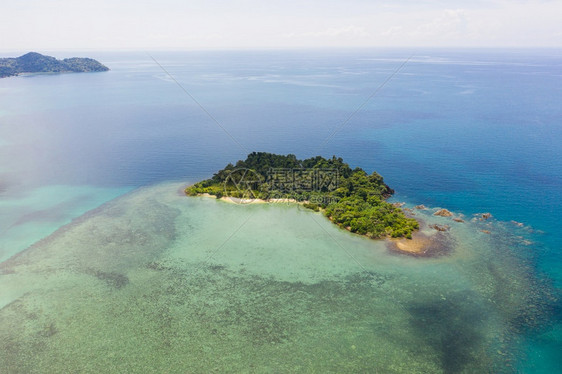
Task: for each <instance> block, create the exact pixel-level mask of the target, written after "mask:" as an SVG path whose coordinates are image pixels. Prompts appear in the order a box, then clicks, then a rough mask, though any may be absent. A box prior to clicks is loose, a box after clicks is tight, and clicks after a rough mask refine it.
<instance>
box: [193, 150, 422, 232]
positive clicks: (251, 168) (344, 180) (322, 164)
mask: <svg viewBox="0 0 562 374" xmlns="http://www.w3.org/2000/svg"><path fill="white" fill-rule="evenodd" d="M185 193H186V194H187V195H188V196H196V195H201V194H210V195H214V196H216V197H217V198H221V197H233V198H241V199H245V200H252V199H262V200H266V201H271V200H272V199H291V200H294V201H298V202H302V203H303V206H304V207H306V208H308V209H312V210H314V211H322V212H323V213H324V215H326V217H328V218H329V219H330V220H331V221H332V222H334V223H335V224H337V225H338V226H340V227H342V228H345V229H347V230H349V231H351V232H354V233H357V234H361V235H366V236H368V237H370V238H373V239H378V238H384V237H393V238H398V237H406V238H411V237H412V233H413V232H414V231H415V230H417V229H418V228H419V224H418V222H417V221H416V220H415V219H413V218H409V217H406V215H405V214H404V211H403V210H402V209H400V208H399V207H397V206H394V205H393V204H390V203H388V202H387V201H386V199H387V198H389V197H390V196H391V195H392V194H393V193H394V190H392V189H391V188H390V187H388V186H387V185H386V184H385V183H384V181H383V178H382V177H381V176H380V175H379V174H377V173H376V172H373V173H372V174H368V173H367V172H365V171H364V170H363V169H361V168H355V169H351V167H350V166H349V165H348V164H346V163H345V162H343V160H342V159H341V158H336V157H335V156H333V157H332V158H331V159H326V158H323V157H321V156H316V157H312V158H309V159H306V160H298V159H297V158H296V156H295V155H292V154H289V155H287V156H284V155H276V154H272V153H265V152H253V153H251V154H249V155H248V157H247V158H246V160H244V161H242V160H239V161H238V162H237V163H236V164H235V165H233V164H228V165H227V166H226V167H225V168H224V169H222V170H220V171H218V172H217V173H216V174H214V175H213V177H212V178H211V179H207V180H204V181H201V182H198V183H196V184H194V185H192V186H189V187H187V188H186V189H185Z"/></svg>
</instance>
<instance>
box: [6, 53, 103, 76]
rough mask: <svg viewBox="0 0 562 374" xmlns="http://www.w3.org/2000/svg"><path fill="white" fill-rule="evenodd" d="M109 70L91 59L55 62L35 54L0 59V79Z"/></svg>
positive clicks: (74, 58)
mask: <svg viewBox="0 0 562 374" xmlns="http://www.w3.org/2000/svg"><path fill="white" fill-rule="evenodd" d="M107 70H109V68H108V67H107V66H105V65H103V64H101V63H100V62H98V61H96V60H94V59H92V58H79V57H72V58H65V59H64V60H57V59H56V58H54V57H51V56H45V55H42V54H40V53H37V52H29V53H26V54H25V55H23V56H20V57H16V58H0V78H5V77H10V76H13V75H19V74H22V73H66V72H88V71H107Z"/></svg>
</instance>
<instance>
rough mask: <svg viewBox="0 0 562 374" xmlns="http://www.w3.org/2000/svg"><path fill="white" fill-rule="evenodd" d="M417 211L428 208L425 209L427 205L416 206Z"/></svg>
mask: <svg viewBox="0 0 562 374" xmlns="http://www.w3.org/2000/svg"><path fill="white" fill-rule="evenodd" d="M416 209H420V210H424V209H427V208H426V207H425V205H423V204H421V205H416Z"/></svg>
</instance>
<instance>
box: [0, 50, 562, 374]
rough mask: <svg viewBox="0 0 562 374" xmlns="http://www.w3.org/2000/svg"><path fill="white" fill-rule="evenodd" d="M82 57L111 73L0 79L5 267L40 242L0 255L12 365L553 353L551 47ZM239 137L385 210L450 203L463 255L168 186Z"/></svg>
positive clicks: (500, 363) (559, 250) (232, 157)
mask: <svg viewBox="0 0 562 374" xmlns="http://www.w3.org/2000/svg"><path fill="white" fill-rule="evenodd" d="M81 55H88V56H89V57H93V58H96V59H98V60H99V61H101V62H102V63H104V64H105V65H107V66H108V67H110V68H111V71H109V72H105V73H87V74H60V75H48V74H47V75H29V76H21V77H12V78H7V79H2V80H0V261H6V260H8V259H9V258H10V257H12V256H14V255H16V254H17V253H19V252H22V251H23V250H25V249H26V248H28V247H29V246H31V245H33V244H34V243H36V244H35V245H33V247H32V248H31V249H30V250H28V251H26V252H25V255H23V256H19V260H14V259H12V260H10V261H7V262H5V263H4V264H3V266H4V268H0V270H2V269H3V273H2V275H0V287H1V288H0V306H5V307H4V309H2V310H0V324H2V325H3V326H2V327H3V328H2V330H4V332H3V333H2V334H4V335H2V338H3V341H4V342H6V343H2V344H5V345H6V346H5V347H4V346H3V347H2V348H3V349H4V350H3V352H4V353H0V362H4V363H5V364H6V363H9V365H12V366H8V367H9V368H11V370H12V371H13V372H17V368H18V367H20V368H21V366H19V365H20V364H21V362H19V361H18V359H17V357H20V358H21V357H26V358H27V363H26V364H25V365H27V366H25V368H24V369H21V370H23V372H40V371H41V370H40V369H39V368H41V367H43V368H45V367H48V368H52V371H53V372H57V370H62V369H61V368H64V367H65V366H64V365H69V366H67V367H70V368H72V369H74V370H77V371H86V372H96V371H98V372H99V370H100V368H106V369H107V368H109V369H111V368H113V370H114V371H119V370H121V371H122V370H126V371H135V370H137V371H143V369H142V367H136V366H134V364H133V363H131V362H133V361H134V360H137V361H138V360H139V358H138V357H141V356H142V355H146V354H148V353H150V355H151V356H150V358H151V361H150V362H152V364H149V363H146V365H149V366H145V369H146V368H147V370H148V371H151V370H153V371H155V372H158V371H161V370H163V368H166V367H170V368H171V371H172V372H175V371H177V372H181V371H182V368H183V369H185V368H191V370H193V371H198V370H201V371H203V370H205V369H208V368H216V370H218V371H221V368H222V369H224V368H227V367H233V368H235V369H236V370H240V371H244V370H246V371H253V370H255V371H256V372H266V371H268V370H275V368H281V370H282V371H287V372H294V371H308V370H317V371H338V372H361V371H363V372H364V371H365V370H367V371H369V370H382V371H384V372H462V371H468V372H475V371H480V372H483V371H482V370H492V369H493V370H494V371H501V370H504V371H505V372H517V371H518V370H519V371H520V372H529V373H539V372H540V373H552V372H555V371H556V370H557V369H556V368H558V367H559V366H560V364H561V363H560V357H559V352H560V349H561V348H562V325H561V324H560V316H561V314H560V309H559V307H560V304H559V301H557V295H558V293H559V289H560V287H561V286H562V245H561V244H560V243H561V240H562V231H561V230H560V227H559V222H562V209H561V207H562V204H561V203H562V105H560V103H561V102H562V52H561V51H559V50H348V51H267V52H266V51H255V52H251V51H246V52H192V53H187V52H154V53H153V54H152V57H154V59H156V60H157V61H158V63H159V64H161V65H162V66H163V67H164V68H165V69H166V70H167V72H168V73H169V74H168V73H166V72H165V71H164V70H163V69H162V68H161V67H160V66H158V64H156V63H155V62H154V61H153V60H152V58H151V57H150V56H149V55H147V54H145V53H141V52H138V53H133V52H130V53H106V52H99V53H95V52H87V53H81ZM56 56H57V57H59V58H63V57H72V56H70V54H69V55H68V56H67V55H61V54H60V53H57V54H56ZM410 56H411V58H410V59H409V60H408V61H407V63H406V64H405V65H404V66H403V68H402V69H401V70H400V71H397V69H398V68H399V66H400V65H401V64H403V63H404V62H405V61H406V60H407V59H408V58H409V57H410ZM395 73H396V74H395ZM393 74H395V75H393ZM389 77H392V79H390V80H388V78H389ZM387 80H388V81H387ZM176 81H177V82H179V84H181V86H182V87H183V89H182V88H180V87H179V86H178V84H177V82H176ZM385 81H387V82H386V84H383V82H385ZM381 85H383V86H381ZM184 89H185V91H184ZM186 91H187V92H186ZM190 95H191V96H192V97H190ZM373 95H374V96H373ZM193 98H195V99H196V100H197V102H195V101H194V100H193ZM206 112H208V113H209V114H210V115H211V116H212V118H211V117H210V116H209V115H208V113H206ZM251 151H266V152H274V153H282V154H287V153H294V154H296V155H297V156H298V157H299V158H307V157H310V156H315V155H318V154H320V155H323V156H325V157H329V156H331V155H334V154H335V155H338V156H341V157H343V158H344V160H345V161H346V162H348V163H349V164H350V165H351V166H352V167H355V166H360V167H362V168H363V169H365V170H367V171H369V172H371V171H375V170H376V171H377V172H379V173H380V174H381V175H383V176H384V178H385V181H386V182H387V183H388V184H389V185H390V186H391V187H392V188H394V189H395V190H396V191H397V193H396V196H395V197H394V199H395V200H396V201H406V202H407V203H408V204H411V205H415V204H425V205H426V206H429V207H432V208H434V207H445V208H447V209H449V210H451V211H454V212H456V213H457V214H463V215H464V216H465V220H466V221H467V225H465V226H462V227H459V228H458V229H455V230H456V231H455V230H453V234H454V235H456V239H457V240H458V242H459V244H458V248H457V250H456V251H455V253H454V254H453V255H452V256H451V257H450V258H448V259H438V260H427V261H426V260H420V259H411V258H404V257H403V256H396V255H390V254H388V253H387V252H386V250H385V249H384V248H382V244H380V243H372V242H364V241H363V240H359V239H357V238H355V237H353V236H352V235H349V234H347V233H342V232H340V231H339V230H338V229H336V228H335V227H332V226H331V225H329V224H327V223H326V222H324V221H323V220H324V219H323V218H322V217H321V216H317V215H312V214H311V213H306V212H301V211H300V210H298V209H296V208H295V207H292V208H291V207H278V208H276V207H263V206H260V207H254V206H252V207H244V209H245V210H240V209H241V208H240V207H232V206H225V204H221V203H219V202H215V201H212V200H210V201H206V200H205V201H203V200H200V199H195V200H193V201H192V199H187V198H183V197H180V196H179V195H178V194H177V191H178V190H179V189H180V188H181V187H182V185H185V184H187V183H189V182H195V181H197V180H200V179H202V178H207V177H209V176H211V175H212V174H213V172H215V171H216V170H218V169H220V168H222V167H223V166H225V165H226V164H227V163H228V162H233V161H236V160H238V159H243V158H245V156H246V154H247V153H249V152H251ZM141 187H142V188H141ZM139 188H140V189H139ZM114 199H115V200H114ZM107 202H109V203H108V204H106V205H103V206H101V205H102V204H104V203H107ZM100 206H101V207H100ZM98 207H99V208H98ZM95 208H97V210H94V211H91V210H92V209H95ZM236 209H238V210H236ZM88 211H91V212H90V213H88V214H87V215H86V216H83V217H81V216H82V215H83V214H84V213H86V212H88ZM483 212H490V213H492V215H493V217H494V219H493V220H492V222H486V223H485V224H486V225H489V226H486V227H484V226H478V225H484V223H480V222H475V223H470V222H468V221H470V219H471V218H472V216H473V215H475V214H478V213H483ZM246 214H250V216H251V214H255V216H253V217H254V218H253V220H254V223H253V224H252V226H251V227H247V226H245V225H243V226H244V228H245V230H246V231H244V229H241V230H240V232H238V231H235V229H236V228H237V227H238V226H239V225H240V224H242V223H245V222H246V221H245V220H246V218H247V216H246ZM419 214H422V215H423V214H424V213H419ZM308 215H312V216H313V217H314V218H313V219H312V220H309V219H308V218H307V217H308ZM78 217H81V218H78ZM217 217H220V218H217ZM256 217H259V219H258V218H256ZM73 219H74V221H73ZM427 219H429V220H431V219H433V218H432V217H431V215H430V214H427ZM248 220H249V221H247V222H252V220H250V218H248ZM71 221H73V222H72V223H71ZM317 221H318V222H317ZM512 221H516V223H514V222H512ZM311 222H312V223H311ZM517 223H522V225H521V224H517ZM65 225H66V226H65ZM319 225H320V226H322V228H321V229H320V231H318V230H319ZM63 226H64V227H63ZM61 227H63V229H61V230H59V228H61ZM252 228H253V229H254V231H252ZM119 229H122V230H125V231H126V232H127V237H126V238H124V236H123V235H124V234H123V232H125V231H119ZM481 229H489V230H490V231H491V232H492V234H491V235H486V234H483V233H482V232H481V231H480V230H481ZM57 230H58V231H57ZM325 230H328V231H325ZM233 231H235V232H234V234H236V235H234V234H233V235H234V236H233V238H234V239H232V240H230V239H228V238H229V236H228V233H229V232H233ZM326 232H330V233H332V234H330V235H334V237H337V238H338V239H337V242H341V243H344V244H345V246H346V248H351V249H350V251H351V252H352V253H353V255H354V256H355V258H356V259H359V260H360V262H361V263H362V264H363V266H365V268H366V269H367V270H368V272H367V274H368V277H367V278H361V276H360V274H363V275H364V273H363V272H362V271H361V270H362V269H361V268H359V269H357V268H356V265H357V264H356V263H355V262H354V261H352V260H351V259H350V257H347V256H346V255H343V256H342V254H341V253H340V252H339V251H340V250H341V248H340V246H338V245H334V241H332V240H328V239H329V237H328V238H326V235H325V233H326ZM53 233H54V234H53ZM217 233H219V234H217ZM222 233H224V236H225V237H224V238H223V239H224V240H226V241H227V242H228V243H230V245H232V248H231V249H232V250H231V251H226V252H227V253H228V254H226V253H225V254H223V253H222V252H219V253H217V254H216V256H214V252H213V251H211V252H209V250H210V249H212V248H216V247H218V248H222V247H221V243H222V241H221V240H222V239H221V238H222V236H221V235H222ZM51 234H53V235H51ZM256 237H257V239H256ZM213 240H216V242H214V241H213ZM37 242H38V243H37ZM124 243H125V244H124ZM252 243H253V244H252ZM260 248H261V249H263V248H265V250H264V251H265V252H260V251H258V250H257V249H260ZM280 248H283V251H285V252H283V253H291V255H290V257H291V258H295V259H297V258H298V259H299V260H298V261H297V262H298V265H297V264H295V263H293V262H291V261H287V258H286V257H283V256H281V257H276V256H279V252H278V251H280V250H281V249H280ZM205 251H207V252H205ZM116 253H117V254H116ZM264 253H265V254H264ZM373 253H376V254H377V256H375V257H373ZM211 254H213V258H212V261H211V258H210V257H209V256H210V255H211ZM104 256H106V257H104ZM112 256H118V257H116V258H113V257H112ZM90 257H91V258H90ZM319 257H322V258H323V259H322V261H318V258H319ZM86 259H87V260H86ZM14 261H15V262H14ZM18 261H20V262H18ZM197 261H200V262H201V261H202V262H201V263H205V261H207V262H211V263H213V261H216V263H214V265H212V266H210V267H204V266H200V267H197V266H196V265H194V264H196V263H198V262H197ZM190 266H195V268H191V267H190ZM188 273H189V274H194V275H193V278H192V279H191V280H190V279H188V275H186V274H188ZM38 274H39V275H38ZM458 274H461V275H460V276H458ZM488 277H489V278H488ZM45 279H48V280H51V282H52V284H51V283H49V281H45V282H46V283H45V285H44V286H41V287H43V288H42V289H41V290H39V289H38V288H37V287H38V286H37V284H38V283H41V282H43V280H45ZM209 279H212V280H213V282H212V286H208V287H206V286H205V284H206V282H207V281H208V280H209ZM70 280H72V281H70ZM180 281H181V282H180ZM69 282H70V283H69ZM178 282H180V283H181V284H180V283H178ZM527 282H528V283H527ZM444 284H450V288H447V287H448V286H447V285H444ZM501 284H504V285H505V287H504V288H503V289H502V287H501V286H500V285H501ZM522 284H523V286H522ZM72 285H74V286H75V287H71V286H72ZM147 285H150V287H153V288H150V290H151V293H148V291H146V289H147V287H148V286H147ZM258 285H259V286H258ZM515 285H517V286H515ZM141 286H142V287H141ZM496 286H497V287H496ZM104 287H105V288H104ZM135 287H136V288H135ZM190 287H191V288H190ZM229 287H232V289H230V288H229ZM260 287H261V288H260ZM385 287H386V288H385ZM106 288H108V289H106ZM143 289H144V290H145V291H143ZM162 289H171V290H169V292H168V293H160V291H161V290H162ZM187 289H189V292H187V291H186V290H187ZM57 290H58V291H57ZM61 290H66V291H64V292H62V291H61ZM180 290H181V291H180ZM260 290H261V291H260ZM436 290H437V291H436ZM59 291H60V292H61V293H60V294H59V293H57V292H59ZM143 292H145V293H143ZM230 293H231V294H232V295H237V297H236V298H234V299H233V298H232V297H230V296H229V297H227V296H225V295H227V294H230ZM86 294H87V295H88V297H85V296H84V295H86ZM46 295H50V296H49V297H47V296H46ZM147 295H148V296H147ZM291 295H292V296H291ZM67 297H68V298H70V297H72V298H71V299H65V298H67ZM179 299H182V300H184V301H186V300H188V299H189V300H191V302H192V303H193V304H189V305H191V307H190V306H189V305H187V304H182V303H180V302H179ZM57 300H60V301H59V302H57ZM95 300H97V301H95ZM139 300H141V301H142V300H144V301H142V302H141V301H139ZM147 300H149V301H150V303H149V302H148V301H147ZM201 300H209V301H208V303H209V305H207V304H206V303H207V301H205V302H204V303H203V302H202V301H201ZM212 300H215V304H213V301H212ZM143 302H146V303H145V304H142V303H143ZM291 302H292V303H293V304H292V305H293V307H292V309H291V308H288V307H287V305H288V304H290V303H291ZM141 304H142V305H141ZM65 305H66V306H65ZM128 307H130V308H131V310H134V311H135V314H134V316H129V317H130V318H123V317H122V314H123V313H125V312H126V311H127V310H128V309H127V308H128ZM135 308H136V309H135ZM190 308H191V309H190ZM287 308H288V309H287ZM354 308H356V309H357V315H356V317H357V318H356V319H354V317H352V315H353V310H354ZM39 311H41V312H39ZM228 311H230V312H228ZM297 312H298V313H297ZM131 313H133V312H131ZM206 313H207V314H206ZM276 313H277V314H276ZM292 313H294V315H293V314H292ZM185 315H191V316H192V317H190V318H191V319H185ZM375 315H378V316H379V317H377V318H374V317H373V316H375ZM22 316H23V317H22ZM77 316H79V318H78V317H77ZM180 316H184V317H180ZM296 316H298V318H297V317H296ZM389 316H395V317H394V318H393V317H389ZM484 316H485V317H484ZM132 320H135V321H136V322H135V324H132V322H131V321H132ZM108 321H109V322H111V321H113V322H114V323H113V324H112V323H109V322H108ZM293 321H297V322H293ZM129 324H130V325H129ZM5 326H10V328H6V329H4V327H5ZM116 326H117V327H116ZM142 326H145V327H144V329H145V330H146V331H145V330H143V327H142ZM334 326H340V330H338V329H337V328H335V327H334ZM469 326H476V327H474V328H472V327H471V328H469ZM306 329H310V331H305V330H306ZM20 331H27V332H28V334H27V333H25V334H20V333H19V332H20ZM103 331H106V332H107V334H108V335H105V338H104V335H103V334H102V333H101V332H103ZM110 331H111V332H110ZM158 331H161V332H162V333H161V334H163V331H166V332H167V334H168V335H169V337H166V338H162V336H160V335H159V336H158V337H155V335H153V334H156V333H157V332H158ZM186 331H188V332H189V334H187V333H186V335H184V334H183V333H184V332H186ZM221 331H224V334H223V333H221ZM448 331H455V334H453V336H451V335H449V332H448ZM26 334H27V335H26ZM84 334H86V335H84ZM79 336H82V337H83V336H89V337H90V338H91V339H89V340H87V341H86V340H85V341H84V344H91V346H88V349H89V350H91V351H92V352H98V353H99V355H98V354H96V353H92V356H91V357H89V358H88V356H87V355H86V354H85V353H84V352H83V351H80V350H79V349H78V348H76V345H77V344H76V343H77V342H81V341H82V338H79ZM335 337H337V338H335ZM194 339H199V340H200V344H199V345H195V344H194V342H193V340H194ZM330 339H332V340H330ZM0 340H2V339H0ZM147 341H148V342H150V343H148V342H147ZM187 341H189V342H190V343H189V344H188V343H186V342H187ZM87 342H90V343H87ZM116 342H117V343H116ZM135 342H137V343H135ZM139 342H141V343H139ZM142 342H145V343H146V344H144V343H142ZM297 342H298V343H297ZM319 342H322V343H321V344H320V343H319ZM114 343H115V344H116V345H113V344H114ZM139 344H140V346H142V348H139ZM143 344H144V345H143ZM181 344H184V348H185V349H187V348H188V346H189V352H191V353H193V352H196V353H197V354H195V353H193V355H192V356H189V355H187V353H186V352H183V351H182V350H181V349H180V348H178V345H181ZM70 347H74V348H70ZM249 347H252V348H251V349H255V352H256V353H255V355H254V356H251V355H250V356H248V353H242V352H246V351H247V350H248V349H250V348H249ZM416 347H417V348H416ZM211 350H216V352H217V354H216V355H212V354H211V353H210V351H211ZM402 351H404V352H407V353H405V354H404V355H405V356H406V357H404V355H401V354H400V352H402ZM111 352H113V353H111ZM147 352H148V353H147ZM276 352H277V353H276ZM71 353H72V357H74V358H73V359H70V358H69V357H70V355H71ZM219 353H220V354H219ZM111 354H113V355H114V356H111ZM137 354H138V355H139V356H138V357H137V356H135V355H137ZM280 354H282V355H284V357H288V358H287V359H286V360H285V361H283V360H281V356H280ZM186 355H187V356H186ZM67 356H68V357H67ZM102 356H103V357H102ZM142 357H144V356H142ZM180 357H187V361H188V363H185V362H182V361H181V360H179V359H178V358H180ZM213 357H214V358H213ZM267 357H270V358H271V357H274V358H273V359H271V360H270V361H267ZM128 359H130V360H131V362H129V361H128ZM330 360H332V361H330ZM196 361H197V362H196ZM189 362H192V363H193V362H196V364H193V366H189V365H191V364H190V363H189ZM367 362H368V363H367ZM61 365H62V366H61ZM119 365H125V366H119ZM127 365H129V366H127ZM139 365H140V364H139ZM150 365H154V366H150ZM166 365H170V366H166ZM186 365H187V366H186ZM196 365H201V367H198V366H196ZM223 365H224V366H223ZM250 365H255V366H254V367H253V368H252V366H250ZM490 368H492V369H490ZM498 368H501V370H500V369H498Z"/></svg>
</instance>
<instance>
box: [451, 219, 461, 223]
mask: <svg viewBox="0 0 562 374" xmlns="http://www.w3.org/2000/svg"><path fill="white" fill-rule="evenodd" d="M453 221H455V222H460V223H464V219H462V218H453Z"/></svg>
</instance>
